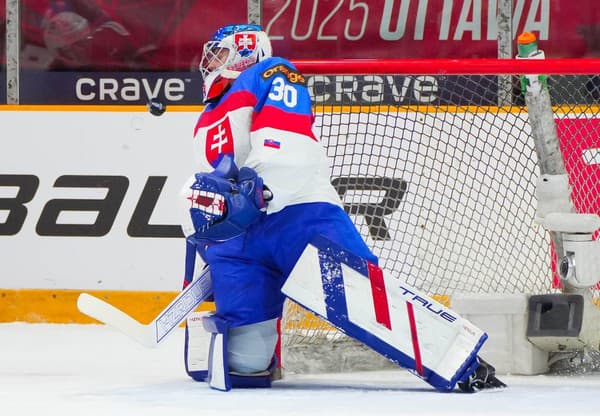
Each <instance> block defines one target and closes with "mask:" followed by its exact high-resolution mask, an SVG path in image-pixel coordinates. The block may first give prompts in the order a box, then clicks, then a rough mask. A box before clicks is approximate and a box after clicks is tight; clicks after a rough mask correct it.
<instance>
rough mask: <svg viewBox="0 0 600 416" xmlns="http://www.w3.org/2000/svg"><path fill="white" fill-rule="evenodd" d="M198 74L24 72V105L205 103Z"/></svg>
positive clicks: (22, 94)
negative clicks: (150, 100)
mask: <svg viewBox="0 0 600 416" xmlns="http://www.w3.org/2000/svg"><path fill="white" fill-rule="evenodd" d="M201 94H202V80H201V79H200V77H199V74H196V73H174V72H173V73H171V72H157V73H126V72H122V73H111V72H90V73H71V72H65V73H63V72H36V73H35V74H32V73H31V72H27V71H25V72H23V75H22V83H21V103H23V104H146V102H147V101H148V100H149V99H150V98H158V99H159V100H161V101H163V102H165V103H166V104H199V103H201V102H202V97H201ZM49 97H51V98H49Z"/></svg>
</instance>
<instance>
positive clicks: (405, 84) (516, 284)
mask: <svg viewBox="0 0 600 416" xmlns="http://www.w3.org/2000/svg"><path fill="white" fill-rule="evenodd" d="M297 66H298V68H299V69H300V70H301V71H302V72H304V74H306V75H307V84H308V87H309V89H310V91H311V94H312V98H313V104H314V111H315V115H316V122H315V128H316V131H317V132H318V134H319V135H320V137H321V139H322V142H323V144H324V145H325V146H326V149H327V153H328V156H329V158H330V160H331V163H332V183H333V185H334V186H335V188H336V189H337V191H338V193H339V195H340V196H341V198H342V200H343V203H344V209H345V210H346V211H347V212H348V213H349V214H350V215H351V217H352V219H353V220H354V222H355V224H356V225H357V227H358V228H359V230H360V232H361V233H362V235H363V237H364V238H365V240H366V241H367V243H368V244H369V246H370V247H371V248H372V250H373V251H374V253H375V254H376V255H377V256H378V257H379V259H380V266H382V268H383V269H384V270H385V272H386V273H391V274H393V275H395V276H397V277H399V278H401V279H403V280H405V281H406V282H408V283H409V284H411V285H413V286H415V287H416V288H419V289H421V290H422V291H425V292H426V293H428V294H429V295H431V296H433V297H436V298H437V299H438V300H441V301H442V302H445V303H446V304H451V300H452V296H453V295H456V294H458V293H486V294H487V293H502V294H510V293H526V294H544V293H553V292H559V291H560V280H559V278H558V275H557V273H556V258H557V257H556V255H555V254H554V251H553V248H552V246H553V242H552V239H551V238H550V236H549V233H548V232H547V231H546V230H545V229H544V228H543V227H541V226H539V225H536V223H535V222H534V218H535V216H536V204H537V200H536V183H537V180H538V177H539V176H540V168H539V163H540V161H539V160H538V156H537V154H536V144H535V141H534V140H533V138H532V128H531V126H530V123H529V112H528V108H527V106H526V105H525V100H524V96H523V93H522V91H521V83H520V77H519V75H522V74H538V73H541V72H535V71H542V70H543V73H544V74H550V75H549V77H548V88H549V92H550V97H551V102H552V108H551V109H552V111H553V119H554V122H555V131H556V135H557V139H558V141H559V146H560V150H561V153H562V159H563V161H564V165H565V167H566V170H567V173H568V177H569V183H570V185H571V187H572V195H571V197H572V202H573V204H574V207H575V209H576V210H577V211H578V212H586V213H600V196H599V195H600V193H599V192H598V191H599V190H600V189H599V188H600V180H599V179H600V176H599V175H600V169H599V168H598V166H599V164H600V107H599V106H598V104H597V102H598V100H599V99H600V77H598V76H590V75H586V70H587V71H589V73H593V72H594V71H593V66H592V65H591V64H590V63H589V62H586V61H579V62H573V61H569V62H567V61H561V60H547V61H543V62H539V61H538V62H532V61H528V62H526V61H516V60H507V61H500V60H476V61H454V60H452V61H450V60H439V61H435V60H432V61H404V60H399V61H393V60H389V61H330V62H307V61H305V62H297ZM565 68H570V70H567V69H565ZM599 278H600V277H599ZM594 294H595V292H594ZM281 325H282V361H283V368H284V370H286V371H291V372H313V371H346V370H356V369H359V370H360V369H374V368H381V367H385V366H386V365H387V361H385V360H384V359H382V358H381V357H379V356H377V355H376V354H375V353H373V354H370V353H368V352H365V349H364V348H363V347H361V346H360V345H358V344H356V343H354V342H352V341H350V340H349V339H348V338H346V337H345V336H344V335H342V334H341V333H339V332H338V331H336V330H334V329H333V328H332V327H330V326H329V325H327V324H326V323H324V322H322V321H320V320H319V319H317V318H315V317H314V316H313V315H312V314H310V313H309V312H307V311H305V310H303V309H302V308H301V307H299V306H298V305H296V304H293V303H291V302H289V301H288V303H287V304H286V309H285V313H284V318H283V320H282V323H281ZM323 349H325V350H326V351H327V352H323ZM354 352H356V354H357V357H360V358H358V359H357V360H354V361H353V356H354ZM362 354H366V356H365V355H362ZM318 357H325V359H324V360H322V359H321V360H318V359H317V358H318ZM365 357H366V358H365Z"/></svg>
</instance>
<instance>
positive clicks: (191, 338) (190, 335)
mask: <svg viewBox="0 0 600 416" xmlns="http://www.w3.org/2000/svg"><path fill="white" fill-rule="evenodd" d="M232 340H233V341H232ZM277 340H278V333H277V319H274V320H269V321H265V322H260V323H257V324H251V325H245V326H242V327H236V328H230V327H229V324H228V322H227V321H225V320H224V319H222V318H219V317H218V316H216V315H208V314H207V313H198V312H194V313H192V314H190V316H189V317H188V320H187V325H186V336H185V349H184V357H185V368H186V372H187V373H188V375H189V376H190V377H192V378H193V379H194V380H196V381H206V382H207V383H208V384H209V386H210V387H211V388H214V389H217V390H222V391H228V390H230V389H231V388H232V387H236V388H238V387H270V386H271V376H272V373H273V371H274V369H275V365H276V361H275V360H274V358H273V357H274V350H275V345H276V343H277ZM232 363H233V365H232Z"/></svg>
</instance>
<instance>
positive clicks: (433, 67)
mask: <svg viewBox="0 0 600 416" xmlns="http://www.w3.org/2000/svg"><path fill="white" fill-rule="evenodd" d="M292 63H293V64H294V65H295V66H296V68H297V69H298V70H299V71H300V72H302V73H304V74H328V75H344V74H362V75H365V74H397V75H418V74H427V75H526V74H546V75H588V74H600V59H597V58H587V59H556V58H555V59H331V60H311V59H296V60H293V61H292Z"/></svg>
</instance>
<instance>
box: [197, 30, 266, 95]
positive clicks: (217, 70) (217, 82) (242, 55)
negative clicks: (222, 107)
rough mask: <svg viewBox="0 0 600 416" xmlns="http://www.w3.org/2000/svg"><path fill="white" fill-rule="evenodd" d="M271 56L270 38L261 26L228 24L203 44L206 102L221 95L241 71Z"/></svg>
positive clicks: (202, 71) (203, 77)
mask: <svg viewBox="0 0 600 416" xmlns="http://www.w3.org/2000/svg"><path fill="white" fill-rule="evenodd" d="M271 56H272V49H271V42H270V41H269V37H268V36H267V34H266V33H265V32H263V30H262V29H261V27H260V26H258V25H245V24H243V25H229V26H223V27H222V28H220V29H218V30H217V31H216V32H215V34H214V35H213V36H212V38H211V39H210V40H209V41H208V42H206V43H205V44H204V49H203V52H202V60H201V61H200V72H201V73H202V79H203V81H204V85H203V87H202V88H203V95H204V102H210V101H213V100H215V99H217V98H219V97H220V96H221V95H223V93H224V92H225V91H226V90H227V87H228V86H229V85H230V84H231V82H233V80H235V79H236V78H237V77H238V76H239V75H240V73H241V72H242V71H243V70H245V69H247V68H249V67H251V66H252V65H254V64H255V63H257V62H260V61H262V60H264V59H267V58H270V57H271Z"/></svg>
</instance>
